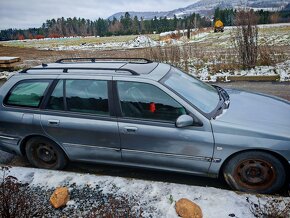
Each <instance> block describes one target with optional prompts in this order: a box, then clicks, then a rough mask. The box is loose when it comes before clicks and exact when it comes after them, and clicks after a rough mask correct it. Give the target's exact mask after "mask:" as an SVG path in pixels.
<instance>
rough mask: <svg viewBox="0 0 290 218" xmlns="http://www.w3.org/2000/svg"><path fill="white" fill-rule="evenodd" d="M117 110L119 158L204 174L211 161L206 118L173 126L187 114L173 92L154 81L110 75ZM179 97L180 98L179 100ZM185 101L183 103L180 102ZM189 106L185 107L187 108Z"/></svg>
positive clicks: (145, 164) (189, 112)
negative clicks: (123, 78)
mask: <svg viewBox="0 0 290 218" xmlns="http://www.w3.org/2000/svg"><path fill="white" fill-rule="evenodd" d="M114 80H116V81H114V84H115V90H116V93H117V95H116V99H118V101H119V107H120V109H121V111H120V114H119V118H118V125H119V130H120V137H121V148H122V158H123V161H125V162H128V163H130V164H135V165H140V166H147V167H151V168H159V169H170V170H176V171H183V172H190V173H197V174H206V173H207V172H208V168H209V166H210V164H211V161H212V155H213V147H214V139H213V134H212V129H211V126H210V123H209V120H207V119H203V120H201V121H202V125H196V126H189V127H185V128H177V127H176V126H175V121H176V119H177V118H178V117H179V116H180V115H183V114H191V116H194V114H193V113H191V111H190V110H191V109H190V108H189V107H188V105H186V107H187V108H185V107H184V106H183V105H182V104H181V103H179V102H178V101H177V100H175V99H178V98H177V96H176V95H174V93H171V94H172V95H173V96H174V97H176V98H174V97H172V96H171V95H169V94H167V93H166V92H165V91H167V90H166V88H164V87H162V85H160V84H159V83H157V82H156V83H155V82H150V83H151V84H150V83H146V82H135V81H121V78H119V79H118V77H117V78H114ZM179 100H180V99H179ZM183 103H185V102H183ZM188 109H189V110H188Z"/></svg>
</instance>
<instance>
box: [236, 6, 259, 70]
mask: <svg viewBox="0 0 290 218" xmlns="http://www.w3.org/2000/svg"><path fill="white" fill-rule="evenodd" d="M257 23H258V18H257V16H256V15H255V13H254V11H253V10H241V11H238V12H237V14H236V20H235V24H236V28H235V29H234V30H233V31H234V33H233V37H234V40H233V41H234V45H235V47H236V49H237V52H238V59H239V62H240V64H241V65H242V67H243V69H251V68H254V67H255V66H256V64H257V57H258V27H257Z"/></svg>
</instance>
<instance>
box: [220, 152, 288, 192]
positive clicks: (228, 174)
mask: <svg viewBox="0 0 290 218" xmlns="http://www.w3.org/2000/svg"><path fill="white" fill-rule="evenodd" d="M223 175H224V178H225V180H226V182H227V183H228V184H229V186H230V187H231V188H233V189H236V190H239V191H245V192H254V193H264V194H269V193H273V192H276V191H278V190H280V189H281V188H282V187H283V185H284V184H285V181H286V172H285V168H284V166H283V164H282V163H281V161H280V160H279V159H277V158H276V157H275V156H273V155H271V154H268V153H266V152H260V151H251V152H244V153H240V154H238V155H236V156H234V157H233V158H232V159H230V160H229V161H228V163H227V164H226V165H225V167H224V171H223Z"/></svg>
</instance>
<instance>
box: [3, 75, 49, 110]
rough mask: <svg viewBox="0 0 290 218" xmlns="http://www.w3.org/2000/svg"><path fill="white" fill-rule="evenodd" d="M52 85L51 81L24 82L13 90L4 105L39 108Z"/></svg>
mask: <svg viewBox="0 0 290 218" xmlns="http://www.w3.org/2000/svg"><path fill="white" fill-rule="evenodd" d="M50 83H51V81H49V80H27V81H22V82H20V83H18V84H16V86H14V87H13V88H12V90H11V91H10V92H9V94H8V96H7V97H6V100H5V102H4V104H6V105H11V106H20V107H31V108H38V107H39V106H40V103H41V101H42V99H43V97H44V93H45V91H46V90H47V88H48V87H49V85H50Z"/></svg>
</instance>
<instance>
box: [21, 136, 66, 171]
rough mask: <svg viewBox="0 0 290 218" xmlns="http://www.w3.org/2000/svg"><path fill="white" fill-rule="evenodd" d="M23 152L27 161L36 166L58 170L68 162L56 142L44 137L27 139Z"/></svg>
mask: <svg viewBox="0 0 290 218" xmlns="http://www.w3.org/2000/svg"><path fill="white" fill-rule="evenodd" d="M25 152H26V157H27V159H28V160H29V162H30V163H31V164H32V165H33V166H35V167H37V168H44V169H53V170H60V169H63V168H64V167H65V166H66V165H67V162H68V159H67V157H66V155H65V153H64V152H63V150H62V149H61V148H60V147H59V146H58V145H57V144H56V143H54V142H52V141H51V140H49V139H47V138H44V137H33V138H31V139H29V140H28V142H27V143H26V147H25Z"/></svg>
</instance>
